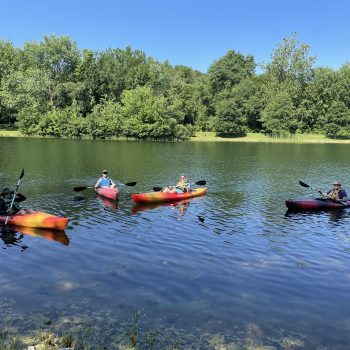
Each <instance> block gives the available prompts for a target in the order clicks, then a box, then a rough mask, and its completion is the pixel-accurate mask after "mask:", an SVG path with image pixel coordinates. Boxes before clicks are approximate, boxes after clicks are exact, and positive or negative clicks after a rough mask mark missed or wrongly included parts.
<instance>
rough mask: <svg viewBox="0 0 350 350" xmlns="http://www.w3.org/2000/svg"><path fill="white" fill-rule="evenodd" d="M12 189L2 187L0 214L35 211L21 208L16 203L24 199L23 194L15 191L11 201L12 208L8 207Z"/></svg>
mask: <svg viewBox="0 0 350 350" xmlns="http://www.w3.org/2000/svg"><path fill="white" fill-rule="evenodd" d="M13 195H14V191H11V190H10V189H9V188H8V187H6V188H4V189H3V190H2V191H1V194H0V215H15V214H17V215H19V214H21V215H23V214H32V213H35V211H34V210H33V209H21V208H20V206H19V205H18V203H19V202H22V201H24V200H25V199H26V197H25V196H23V194H20V193H17V194H16V198H15V200H14V202H13V205H12V208H11V209H10V206H11V202H12V198H13Z"/></svg>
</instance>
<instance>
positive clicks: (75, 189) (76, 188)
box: [73, 186, 88, 192]
mask: <svg viewBox="0 0 350 350" xmlns="http://www.w3.org/2000/svg"><path fill="white" fill-rule="evenodd" d="M87 188H88V187H87V186H80V187H74V188H73V190H74V191H75V192H81V191H84V190H86V189H87Z"/></svg>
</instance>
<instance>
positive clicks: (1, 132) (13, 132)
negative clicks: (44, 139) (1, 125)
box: [0, 129, 23, 137]
mask: <svg viewBox="0 0 350 350" xmlns="http://www.w3.org/2000/svg"><path fill="white" fill-rule="evenodd" d="M1 136H3V137H21V136H23V135H22V134H21V132H20V131H19V130H7V129H0V137H1Z"/></svg>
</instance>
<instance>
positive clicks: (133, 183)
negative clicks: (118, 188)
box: [124, 182, 136, 186]
mask: <svg viewBox="0 0 350 350" xmlns="http://www.w3.org/2000/svg"><path fill="white" fill-rule="evenodd" d="M124 185H125V186H135V185H136V182H128V183H126V184H124Z"/></svg>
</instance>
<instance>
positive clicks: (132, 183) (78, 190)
mask: <svg viewBox="0 0 350 350" xmlns="http://www.w3.org/2000/svg"><path fill="white" fill-rule="evenodd" d="M135 185H136V182H127V183H126V184H117V186H135ZM88 188H95V187H94V186H80V187H74V188H73V190H74V191H75V192H81V191H84V190H86V189H88Z"/></svg>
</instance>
